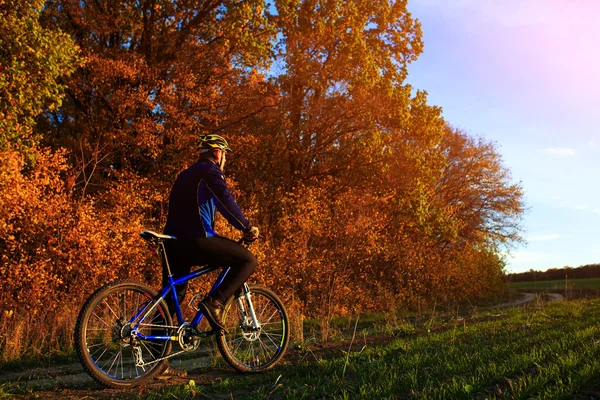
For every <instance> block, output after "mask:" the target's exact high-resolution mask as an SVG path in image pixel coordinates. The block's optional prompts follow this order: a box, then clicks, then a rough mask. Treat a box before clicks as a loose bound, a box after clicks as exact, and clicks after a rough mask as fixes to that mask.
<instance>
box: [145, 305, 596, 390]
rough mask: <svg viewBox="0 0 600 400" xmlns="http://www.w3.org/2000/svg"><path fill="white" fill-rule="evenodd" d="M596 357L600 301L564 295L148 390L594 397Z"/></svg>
mask: <svg viewBox="0 0 600 400" xmlns="http://www.w3.org/2000/svg"><path fill="white" fill-rule="evenodd" d="M357 341H358V339H357ZM361 347H362V344H361V343H360V342H359V343H356V344H355V348H361ZM599 359H600V300H591V301H589V300H586V301H576V302H561V303H552V304H547V305H546V306H545V307H543V308H540V307H538V308H535V309H533V310H532V309H525V310H523V309H519V308H515V309H510V310H506V311H503V312H501V313H496V314H488V315H486V316H485V318H481V321H480V322H477V321H472V320H469V321H468V322H466V323H464V322H459V321H457V323H456V324H454V325H452V324H450V325H447V324H446V325H445V326H444V328H443V329H441V330H438V331H435V330H432V333H429V334H427V333H423V331H422V330H419V331H418V332H415V333H409V334H404V337H398V338H396V339H394V340H392V341H391V342H390V343H388V344H386V345H385V346H380V347H371V348H369V347H367V348H366V349H363V351H361V352H351V353H350V354H344V352H343V349H342V350H338V351H337V353H335V354H334V355H332V356H330V357H328V358H327V359H320V360H318V361H315V360H314V358H313V359H312V361H311V362H304V363H300V364H298V363H296V365H287V366H282V367H279V368H277V369H276V370H275V371H272V372H268V373H264V374H259V375H246V376H240V378H239V379H234V380H230V381H227V382H226V383H224V382H221V383H214V384H211V385H203V386H201V387H199V388H197V389H195V390H194V391H195V393H201V394H202V397H200V396H195V395H192V394H191V393H190V390H189V388H188V389H187V391H186V390H185V389H184V388H183V387H175V388H170V389H167V390H165V391H161V392H155V393H151V394H149V396H148V397H147V398H148V399H161V398H172V397H173V396H172V394H173V391H178V392H177V394H178V398H194V397H196V398H230V396H232V397H233V398H235V399H264V398H269V399H320V398H332V399H369V400H372V399H396V398H415V399H486V398H503V399H530V398H536V399H571V398H577V396H580V397H579V398H581V399H583V398H587V399H589V398H592V397H596V398H597V397H598V395H599V393H594V396H591V395H590V394H589V390H592V388H597V387H598V386H597V384H598V382H600V363H599V362H598V360H599ZM584 390H588V393H587V395H586V396H584V395H583V394H580V393H579V392H581V391H584ZM594 390H596V389H594ZM205 396H206V397H205Z"/></svg>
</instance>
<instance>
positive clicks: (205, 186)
mask: <svg viewBox="0 0 600 400" xmlns="http://www.w3.org/2000/svg"><path fill="white" fill-rule="evenodd" d="M216 210H218V211H219V212H220V213H221V214H222V215H223V216H224V217H225V218H226V219H227V221H229V223H230V224H231V225H233V226H234V227H236V228H237V229H239V230H242V231H245V230H247V229H248V228H250V222H249V221H248V220H247V219H246V217H245V216H244V213H242V210H240V208H239V206H238V205H237V203H236V202H235V200H234V198H233V196H232V195H231V192H230V191H229V188H228V187H227V183H226V182H225V178H224V177H223V173H222V172H221V169H220V168H219V167H218V166H217V165H215V164H214V163H212V162H210V161H208V160H201V161H198V162H196V163H195V164H194V165H192V166H190V167H189V168H188V169H186V170H185V171H183V172H181V173H180V174H179V176H178V177H177V179H176V180H175V183H174V184H173V188H172V189H171V194H170V195H169V213H168V216H167V224H166V225H165V230H164V232H165V234H167V235H173V236H176V237H177V238H178V239H192V238H195V237H199V236H202V237H210V236H216V233H215V231H214V225H215V212H216Z"/></svg>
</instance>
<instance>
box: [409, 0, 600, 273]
mask: <svg viewBox="0 0 600 400" xmlns="http://www.w3.org/2000/svg"><path fill="white" fill-rule="evenodd" d="M408 9H409V11H410V12H411V13H412V15H413V17H415V18H417V19H419V21H420V22H421V24H422V30H423V41H424V51H423V54H421V56H420V57H419V59H418V60H417V61H415V62H414V63H413V64H411V65H410V67H409V77H408V83H410V84H412V85H413V87H414V88H415V89H420V90H425V91H427V92H428V96H429V97H428V98H429V103H430V104H435V105H438V106H440V107H442V109H443V116H444V118H445V119H446V121H447V122H448V123H449V124H450V125H452V126H454V127H456V128H460V129H462V130H464V131H465V132H467V133H468V134H470V135H472V136H479V137H483V138H484V139H486V140H488V141H490V142H495V143H496V145H497V147H498V150H499V152H500V154H501V155H502V157H503V160H504V165H505V167H506V168H508V169H509V170H510V171H511V174H512V177H513V181H514V182H521V184H522V186H523V189H524V192H525V202H526V204H527V207H528V210H527V212H526V214H525V215H524V218H523V222H522V227H523V230H524V237H525V239H526V243H525V244H522V245H518V246H516V247H515V248H513V249H512V251H511V254H510V255H509V256H508V257H507V263H508V265H507V272H523V271H528V270H530V269H535V270H541V271H544V270H547V269H549V268H562V267H564V266H572V267H577V266H580V265H585V264H593V263H600V22H598V21H600V0H412V1H411V0H409V3H408Z"/></svg>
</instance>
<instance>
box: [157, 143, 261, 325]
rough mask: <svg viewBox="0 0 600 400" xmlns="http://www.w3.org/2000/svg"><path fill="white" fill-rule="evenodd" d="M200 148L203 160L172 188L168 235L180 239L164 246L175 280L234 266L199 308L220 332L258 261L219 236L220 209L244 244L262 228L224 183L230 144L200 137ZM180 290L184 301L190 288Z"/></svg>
mask: <svg viewBox="0 0 600 400" xmlns="http://www.w3.org/2000/svg"><path fill="white" fill-rule="evenodd" d="M199 148H200V157H199V160H198V161H197V162H196V163H194V164H193V165H192V166H190V167H189V168H187V169H186V170H184V171H183V172H181V173H180V174H179V176H178V177H177V179H176V180H175V183H174V184H173V188H172V189H171V193H170V195H169V211H168V216H167V223H166V225H165V228H164V233H165V234H167V235H172V236H176V237H177V240H171V241H168V242H167V244H166V246H167V247H166V250H167V256H168V258H169V266H170V267H171V272H172V273H173V277H174V278H175V279H176V278H178V277H180V276H183V275H186V274H188V273H190V270H191V267H192V266H194V265H204V264H216V265H223V266H226V267H229V268H230V270H229V272H228V273H227V275H226V276H225V279H224V280H223V282H222V283H221V284H220V285H219V287H218V288H217V289H216V290H215V291H214V292H213V293H211V294H209V295H208V296H206V297H205V298H204V299H203V300H202V301H201V302H200V304H199V308H200V310H201V311H202V312H203V314H204V315H205V316H206V318H207V319H208V322H209V323H210V325H211V327H212V328H213V329H214V330H215V331H219V330H225V326H224V324H223V321H222V319H221V315H222V310H223V305H224V304H225V302H226V301H227V299H228V298H229V297H230V296H232V295H233V294H234V292H235V291H237V290H238V289H240V288H241V287H242V285H243V284H244V282H246V280H247V279H248V277H249V276H250V275H251V274H252V273H253V272H254V270H255V268H256V265H257V261H256V258H255V257H254V255H253V254H252V253H251V252H250V251H248V249H246V248H245V247H244V246H242V245H240V244H238V243H236V242H235V241H233V240H231V239H227V238H224V237H221V236H219V235H217V234H216V233H215V231H214V223H215V214H216V211H219V212H220V213H221V215H223V216H224V217H225V218H226V219H227V221H228V222H229V223H230V224H231V225H233V226H234V227H235V228H237V229H239V230H240V231H242V232H243V234H244V239H246V240H249V241H251V240H254V239H256V238H257V237H258V235H259V230H258V228H257V227H255V226H252V225H251V224H250V222H249V221H248V220H247V219H246V217H245V216H244V214H243V213H242V211H241V210H240V208H239V206H238V205H237V203H236V202H235V199H234V198H233V196H232V195H231V192H230V191H229V188H228V187H227V183H226V182H225V177H224V176H223V170H224V167H225V161H226V154H227V152H231V151H232V150H231V148H230V147H229V144H228V143H227V141H226V140H225V139H224V138H223V137H221V136H219V135H215V134H209V135H201V136H200V138H199ZM166 283H168V273H167V271H166V266H164V265H163V284H166ZM179 286H180V287H178V288H177V296H178V298H179V300H180V301H181V300H182V299H183V297H184V296H185V292H186V288H187V284H183V285H179ZM172 306H173V305H171V307H172ZM172 314H173V313H172Z"/></svg>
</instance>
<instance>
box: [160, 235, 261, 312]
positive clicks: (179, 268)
mask: <svg viewBox="0 0 600 400" xmlns="http://www.w3.org/2000/svg"><path fill="white" fill-rule="evenodd" d="M165 246H166V249H167V256H168V257H169V266H170V267H171V272H172V273H173V278H174V279H177V278H179V277H181V276H184V275H186V274H189V273H190V270H191V268H192V266H195V265H205V264H209V265H219V266H223V267H230V268H231V269H230V270H229V272H228V273H227V275H226V276H225V279H223V282H222V283H221V284H220V285H219V287H218V288H217V290H215V292H214V293H213V294H211V297H212V298H213V299H215V300H219V301H220V302H221V303H222V304H225V302H226V301H227V299H229V297H231V296H232V295H233V293H234V292H235V291H236V290H238V289H239V288H241V287H242V285H243V284H244V282H246V280H247V279H248V277H250V275H252V273H253V272H254V270H255V269H256V265H257V261H256V257H254V255H253V254H252V253H250V251H248V249H246V248H245V247H243V246H242V245H240V244H238V243H236V242H234V241H233V240H231V239H227V238H223V237H219V236H213V237H208V238H207V237H199V238H196V239H190V240H186V239H183V240H180V239H177V240H169V241H167V242H166V243H165ZM167 283H168V273H167V269H166V266H165V265H163V285H166V284H167ZM186 289H187V283H185V284H182V285H177V297H178V298H179V301H180V302H181V301H182V300H183V298H184V296H185V292H186ZM169 308H172V307H169ZM171 311H173V310H171ZM171 314H173V313H171Z"/></svg>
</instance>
